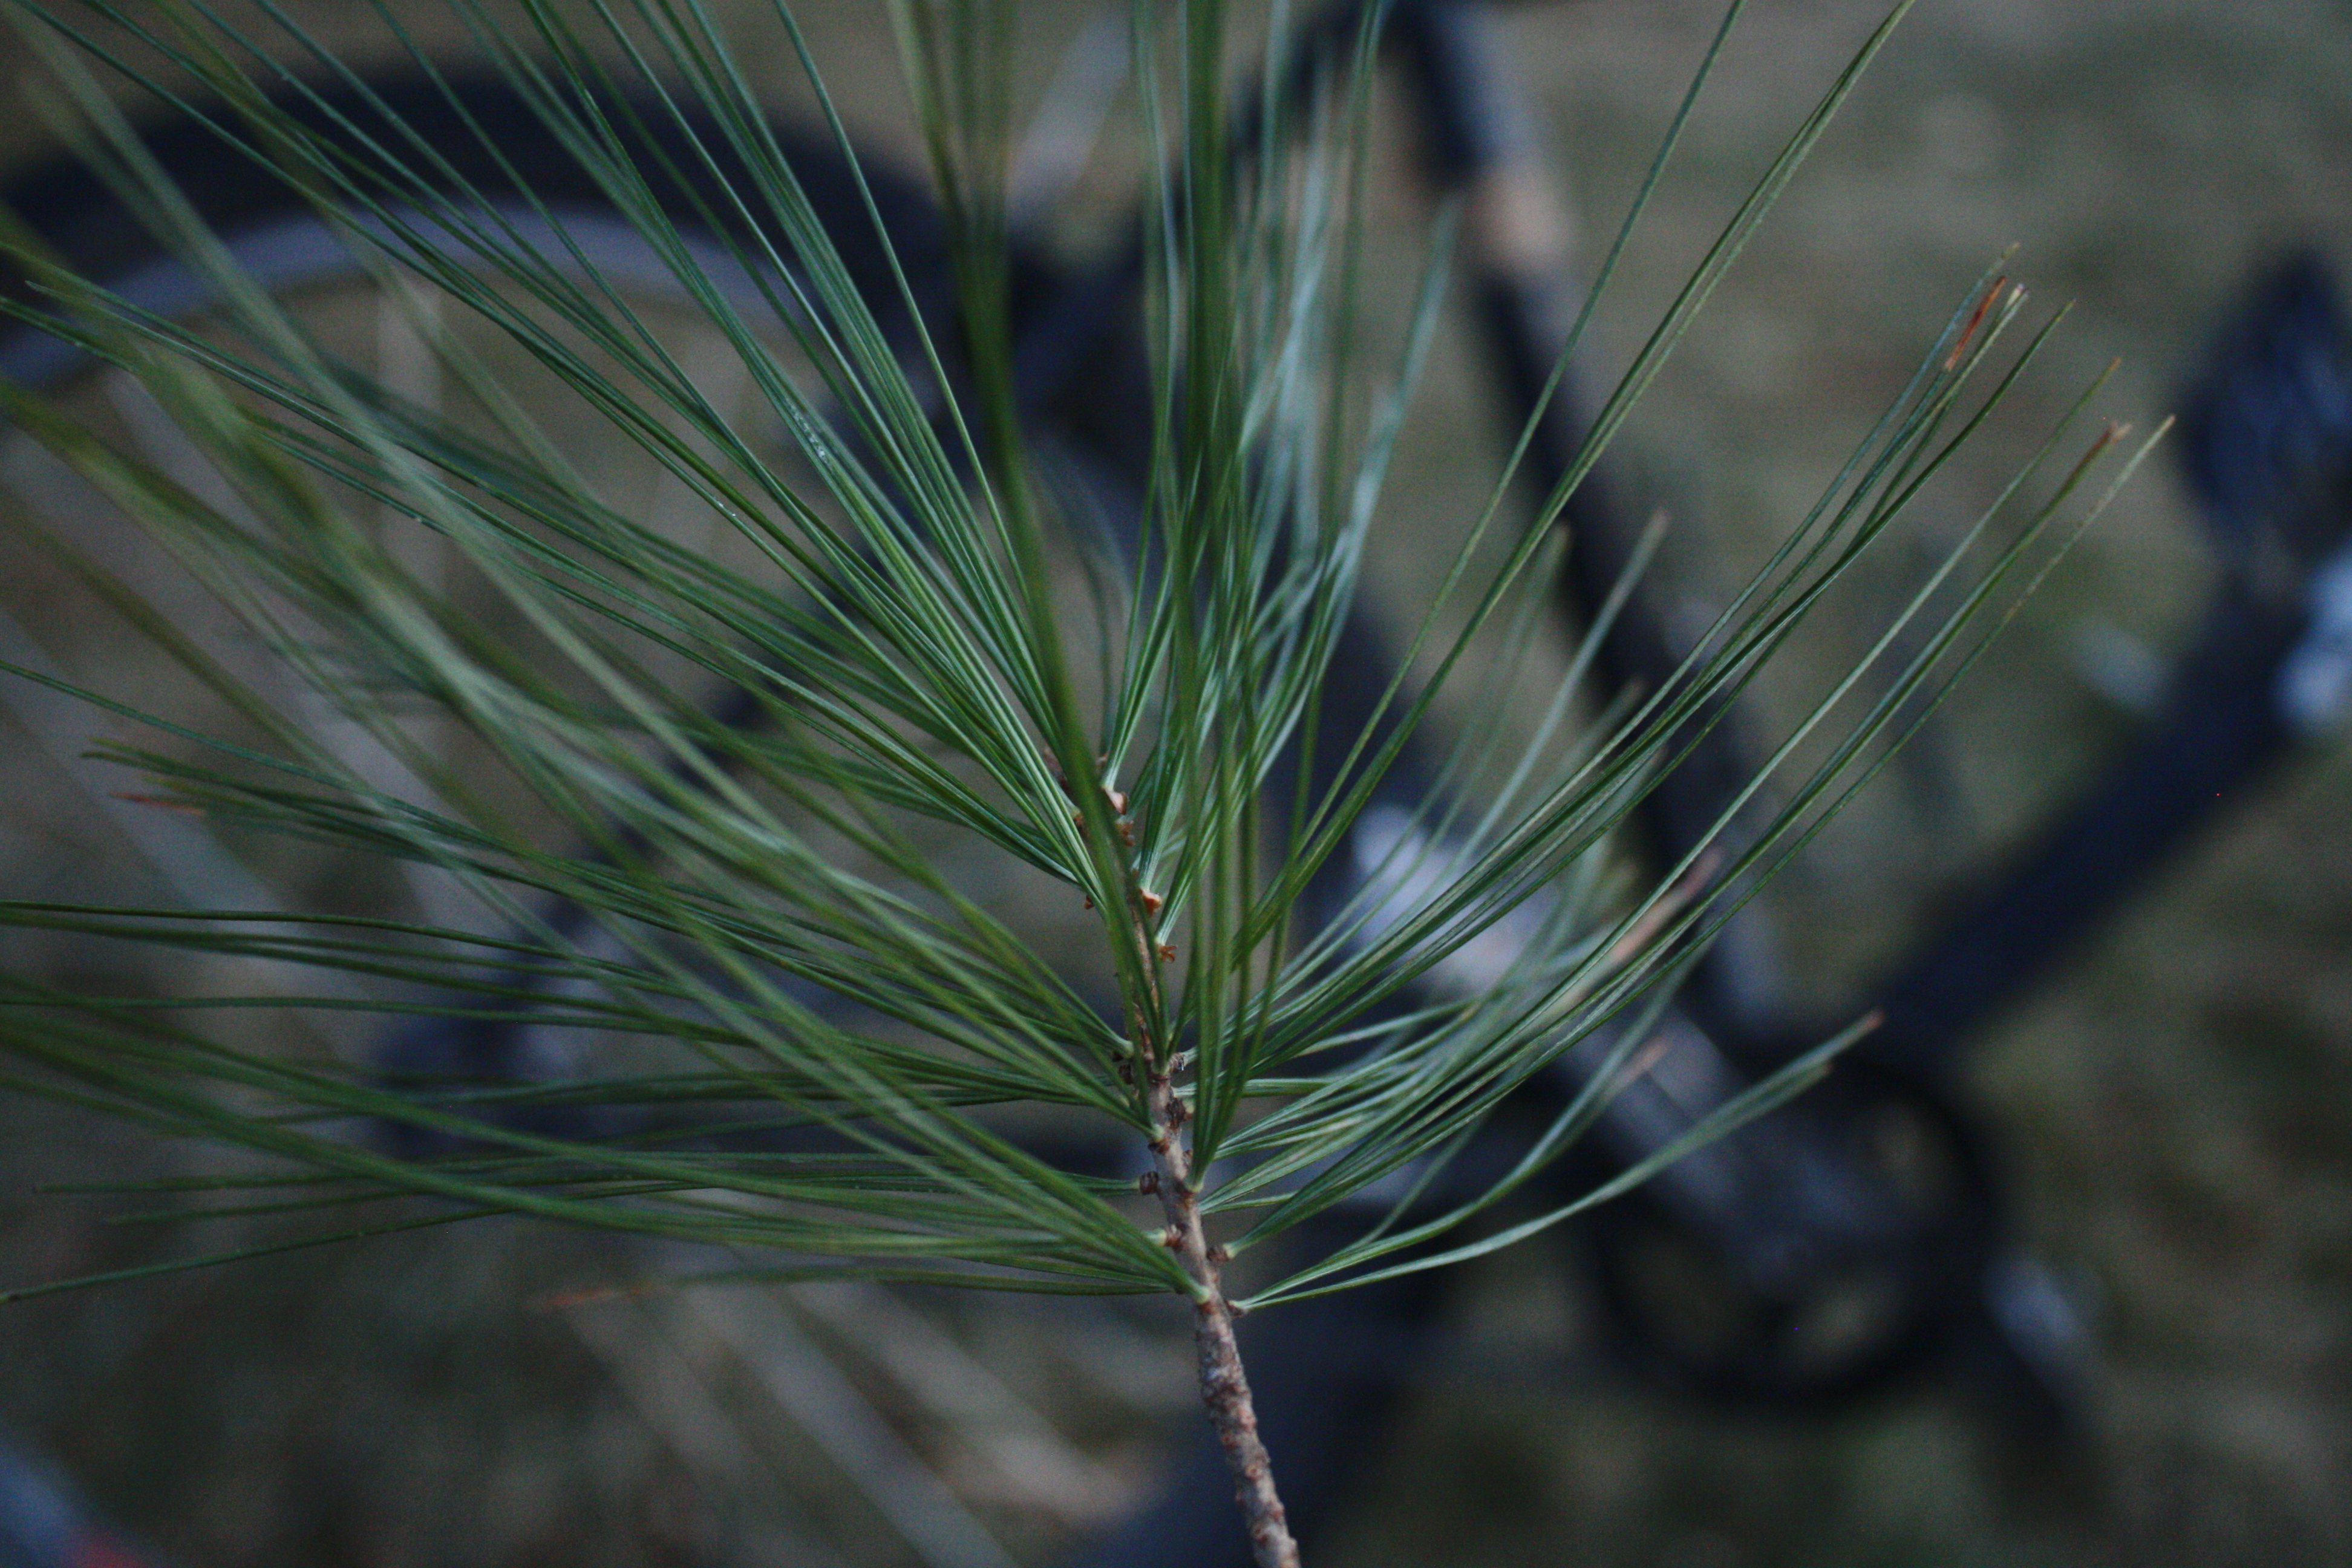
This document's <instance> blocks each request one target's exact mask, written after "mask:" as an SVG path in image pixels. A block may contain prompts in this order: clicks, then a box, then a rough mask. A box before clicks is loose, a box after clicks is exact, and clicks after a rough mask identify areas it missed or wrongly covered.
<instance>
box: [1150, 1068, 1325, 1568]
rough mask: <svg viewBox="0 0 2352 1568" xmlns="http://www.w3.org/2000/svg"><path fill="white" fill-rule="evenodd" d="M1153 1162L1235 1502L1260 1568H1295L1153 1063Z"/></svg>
mask: <svg viewBox="0 0 2352 1568" xmlns="http://www.w3.org/2000/svg"><path fill="white" fill-rule="evenodd" d="M1144 1070H1145V1071H1147V1072H1149V1073H1150V1075H1151V1078H1150V1106H1151V1128H1152V1135H1151V1156H1152V1164H1153V1168H1154V1170H1155V1172H1156V1173H1157V1174H1158V1176H1159V1183H1158V1189H1157V1190H1158V1192H1159V1194H1160V1211H1161V1213H1162V1214H1164V1215H1166V1216H1167V1220H1168V1234H1167V1240H1168V1245H1169V1247H1171V1248H1172V1249H1173V1250H1174V1252H1175V1254H1176V1256H1177V1257H1178V1258H1180V1259H1181V1260H1182V1262H1183V1265H1184V1271H1185V1272H1186V1273H1187V1274H1189V1275H1191V1276H1192V1279H1193V1282H1194V1283H1195V1284H1196V1285H1197V1286H1199V1287H1200V1289H1199V1291H1198V1293H1197V1294H1196V1295H1195V1297H1194V1299H1193V1302H1192V1343H1193V1345H1194V1347H1195V1348H1196V1349H1197V1351H1198V1352H1199V1354H1200V1364H1201V1403H1202V1405H1205V1406H1206V1407H1207V1408H1208V1412H1209V1424H1210V1425H1211V1426H1213V1427H1214V1428H1215V1429H1216V1433H1217V1441H1218V1442H1220V1443H1222V1444H1223V1445H1224V1449H1225V1462H1226V1463H1227V1464H1229V1465H1231V1466H1232V1467H1233V1471H1234V1495H1235V1496H1236V1497H1237V1498H1238V1499H1239V1500H1240V1502H1241V1505H1242V1514H1243V1517H1244V1520H1245V1521H1247V1523H1248V1526H1249V1535H1250V1548H1251V1551H1252V1552H1253V1553H1254V1554H1255V1557H1256V1560H1257V1565H1258V1568H1298V1542H1297V1541H1295V1540H1293V1539H1292V1537H1291V1534H1290V1523H1289V1520H1288V1518H1287V1516H1286V1514H1285V1513H1284V1511H1283V1507H1282V1498H1281V1495H1280V1494H1279V1493H1277V1492H1276V1490H1275V1488H1274V1464H1273V1461H1272V1460H1271V1459H1269V1458H1267V1457H1266V1452H1265V1443H1264V1442H1263V1441H1262V1440H1260V1438H1259V1437H1258V1435H1257V1407H1256V1406H1255V1405H1253V1404H1252V1403H1251V1402H1250V1387H1249V1377H1248V1375H1247V1374H1246V1373H1244V1372H1243V1370H1242V1354H1241V1347H1240V1345H1239V1344H1237V1343H1236V1342H1234V1310H1233V1306H1232V1304H1231V1303H1230V1302H1228V1301H1227V1300H1225V1292H1224V1287H1223V1282H1222V1280H1221V1279H1220V1278H1219V1273H1218V1268H1217V1265H1218V1261H1219V1259H1220V1258H1221V1257H1222V1255H1221V1254H1218V1253H1215V1252H1213V1251H1212V1250H1211V1249H1210V1247H1209V1238H1208V1233H1207V1231H1206V1230H1205V1229H1204V1228H1203V1227H1202V1224H1201V1204H1200V1197H1199V1194H1197V1193H1196V1192H1195V1191H1194V1189H1193V1185H1192V1156H1191V1153H1190V1152H1189V1151H1188V1150H1187V1149H1186V1148H1185V1146H1184V1137H1183V1125H1184V1121H1185V1116H1186V1111H1185V1107H1184V1102H1183V1100H1181V1099H1180V1098H1179V1097H1178V1095H1177V1093H1176V1089H1175V1086H1174V1085H1173V1084H1172V1083H1171V1081H1170V1080H1169V1077H1168V1072H1167V1069H1166V1068H1165V1067H1164V1066H1162V1065H1160V1063H1158V1062H1154V1061H1151V1060H1150V1059H1149V1058H1147V1059H1146V1062H1145V1066H1144Z"/></svg>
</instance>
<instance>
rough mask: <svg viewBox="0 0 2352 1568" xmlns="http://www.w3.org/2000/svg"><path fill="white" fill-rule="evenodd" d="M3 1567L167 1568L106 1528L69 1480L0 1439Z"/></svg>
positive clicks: (0, 1436) (1, 1436) (0, 1566)
mask: <svg viewBox="0 0 2352 1568" xmlns="http://www.w3.org/2000/svg"><path fill="white" fill-rule="evenodd" d="M0 1568H163V1559H161V1558H159V1557H157V1556H155V1555H154V1554H153V1553H152V1552H148V1551H146V1550H145V1549H144V1548H142V1547H139V1546H134V1545H133V1544H131V1542H130V1541H128V1540H127V1539H125V1538H124V1537H123V1536H121V1535H120V1534H118V1533H117V1532H116V1531H113V1530H111V1529H109V1528H108V1527H106V1526H104V1525H101V1524H100V1523H99V1522H98V1521H96V1520H94V1519H92V1518H91V1517H90V1516H89V1511H88V1510H85V1509H84V1508H83V1507H82V1504H81V1502H80V1500H79V1499H78V1498H76V1497H75V1496H74V1494H73V1492H72V1491H71V1490H70V1489H68V1487H67V1485H66V1482H65V1479H64V1478H63V1477H61V1476H59V1475H58V1473H57V1472H55V1471H54V1470H51V1469H50V1468H48V1467H47V1466H45V1465H43V1464H41V1463H39V1462H38V1461H37V1460H36V1459H34V1458H31V1457H30V1456H28V1455H27V1454H26V1453H25V1452H24V1451H23V1450H22V1449H20V1448H18V1447H16V1446H15V1445H14V1443H13V1442H11V1441H10V1439H9V1438H8V1436H6V1435H5V1434H0Z"/></svg>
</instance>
